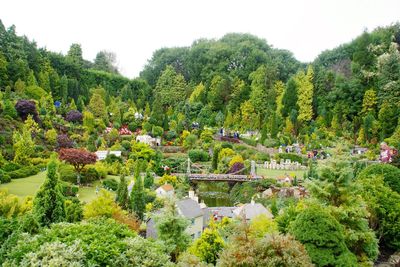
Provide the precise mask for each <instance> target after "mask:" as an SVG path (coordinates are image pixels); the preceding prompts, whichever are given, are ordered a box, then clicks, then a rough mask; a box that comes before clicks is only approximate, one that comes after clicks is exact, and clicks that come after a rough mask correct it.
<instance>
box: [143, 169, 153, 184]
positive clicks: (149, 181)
mask: <svg viewBox="0 0 400 267" xmlns="http://www.w3.org/2000/svg"><path fill="white" fill-rule="evenodd" d="M153 184H154V176H153V175H152V174H151V173H150V170H149V169H147V170H146V176H145V177H144V188H148V189H150V188H151V187H152V186H153Z"/></svg>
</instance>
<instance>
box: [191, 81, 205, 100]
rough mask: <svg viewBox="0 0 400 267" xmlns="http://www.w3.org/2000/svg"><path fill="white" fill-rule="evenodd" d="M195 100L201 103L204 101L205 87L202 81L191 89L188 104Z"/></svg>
mask: <svg viewBox="0 0 400 267" xmlns="http://www.w3.org/2000/svg"><path fill="white" fill-rule="evenodd" d="M196 102H202V103H205V102H206V87H205V86H204V85H203V83H199V84H198V85H197V86H196V87H195V88H194V89H193V92H192V93H191V95H190V97H189V103H190V104H194V103H196Z"/></svg>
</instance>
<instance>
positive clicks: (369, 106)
mask: <svg viewBox="0 0 400 267" xmlns="http://www.w3.org/2000/svg"><path fill="white" fill-rule="evenodd" d="M377 103H378V101H377V98H376V93H375V90H374V89H369V90H367V91H365V94H364V98H363V104H362V110H361V114H368V113H370V112H372V113H373V114H374V113H375V109H376V104H377Z"/></svg>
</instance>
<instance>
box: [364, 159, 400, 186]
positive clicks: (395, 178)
mask: <svg viewBox="0 0 400 267" xmlns="http://www.w3.org/2000/svg"><path fill="white" fill-rule="evenodd" d="M375 175H381V176H382V177H383V181H384V182H385V184H386V185H387V186H389V187H390V188H391V189H392V190H393V191H396V192H397V193H400V169H399V168H397V167H395V166H392V165H388V164H374V165H370V166H368V167H367V168H365V169H364V170H362V171H361V172H360V174H359V178H360V179H363V178H370V177H374V176H375Z"/></svg>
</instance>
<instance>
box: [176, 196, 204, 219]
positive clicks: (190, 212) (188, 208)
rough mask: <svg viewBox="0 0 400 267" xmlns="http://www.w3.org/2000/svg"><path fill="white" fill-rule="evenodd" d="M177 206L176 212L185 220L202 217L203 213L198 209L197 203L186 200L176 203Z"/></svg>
mask: <svg viewBox="0 0 400 267" xmlns="http://www.w3.org/2000/svg"><path fill="white" fill-rule="evenodd" d="M176 205H177V206H178V210H179V211H180V213H181V214H182V215H183V216H185V217H186V218H187V219H193V218H197V217H199V216H203V211H202V209H201V208H200V205H199V203H197V201H195V200H193V199H190V198H186V199H182V200H180V201H178V202H176Z"/></svg>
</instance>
